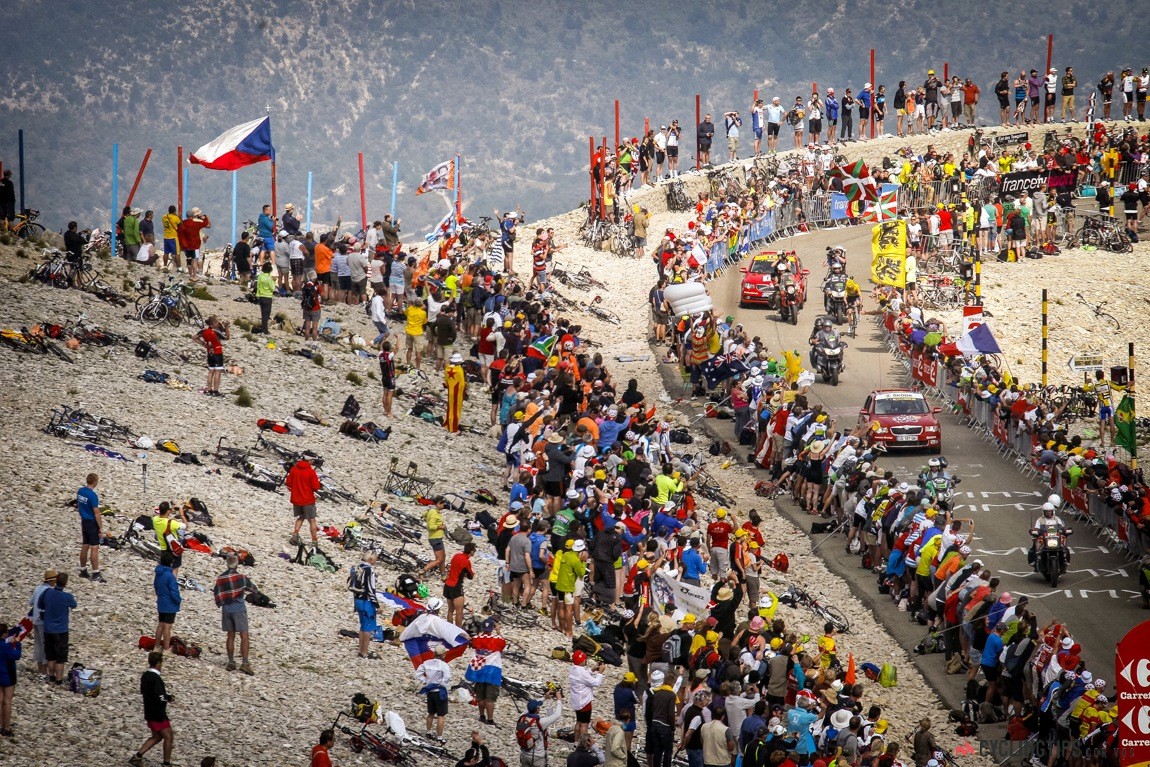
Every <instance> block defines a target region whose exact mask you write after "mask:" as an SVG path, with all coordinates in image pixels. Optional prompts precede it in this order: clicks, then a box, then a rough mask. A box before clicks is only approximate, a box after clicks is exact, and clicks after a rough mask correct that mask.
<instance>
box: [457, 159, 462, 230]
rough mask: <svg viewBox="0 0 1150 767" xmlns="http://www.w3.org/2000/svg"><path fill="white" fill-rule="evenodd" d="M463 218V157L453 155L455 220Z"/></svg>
mask: <svg viewBox="0 0 1150 767" xmlns="http://www.w3.org/2000/svg"><path fill="white" fill-rule="evenodd" d="M461 218H463V156H462V155H458V154H457V155H455V220H456V221H458V220H459V219H461Z"/></svg>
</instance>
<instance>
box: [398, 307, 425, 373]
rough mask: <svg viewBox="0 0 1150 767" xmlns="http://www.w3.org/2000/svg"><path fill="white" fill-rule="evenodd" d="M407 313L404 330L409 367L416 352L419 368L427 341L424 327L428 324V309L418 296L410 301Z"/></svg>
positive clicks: (417, 366)
mask: <svg viewBox="0 0 1150 767" xmlns="http://www.w3.org/2000/svg"><path fill="white" fill-rule="evenodd" d="M405 315H406V317H407V322H406V324H405V325H404V328H403V332H404V335H405V336H406V342H407V367H408V368H410V367H411V355H412V353H413V352H414V354H415V367H416V369H419V367H420V366H421V365H422V364H423V349H424V346H425V342H426V336H425V335H424V333H423V328H424V326H425V325H427V310H426V309H424V308H423V299H422V298H417V299H415V300H413V301H412V302H411V303H409V304H408V305H407V309H406V311H405Z"/></svg>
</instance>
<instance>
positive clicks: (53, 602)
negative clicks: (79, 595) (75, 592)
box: [39, 586, 76, 634]
mask: <svg viewBox="0 0 1150 767" xmlns="http://www.w3.org/2000/svg"><path fill="white" fill-rule="evenodd" d="M75 606H76V597H74V596H72V595H71V594H69V593H68V592H67V591H64V590H63V589H62V588H60V587H59V586H57V587H55V588H51V589H48V590H47V591H45V592H44V593H43V594H41V595H40V605H39V607H40V609H41V610H43V611H44V633H45V634H67V633H68V615H69V611H70V610H71V609H72V608H73V607H75Z"/></svg>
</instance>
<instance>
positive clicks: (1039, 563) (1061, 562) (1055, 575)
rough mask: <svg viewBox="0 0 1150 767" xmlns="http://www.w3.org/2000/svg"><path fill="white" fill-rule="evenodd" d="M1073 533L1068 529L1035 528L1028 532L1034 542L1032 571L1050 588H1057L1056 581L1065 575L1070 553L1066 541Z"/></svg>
mask: <svg viewBox="0 0 1150 767" xmlns="http://www.w3.org/2000/svg"><path fill="white" fill-rule="evenodd" d="M1073 534H1074V531H1073V530H1071V529H1070V528H1068V527H1035V528H1031V530H1030V537H1031V538H1032V539H1033V540H1034V571H1035V572H1036V573H1040V574H1041V575H1042V577H1043V578H1045V579H1046V580H1047V581H1048V582H1049V583H1050V587H1051V588H1057V587H1058V579H1059V578H1060V577H1061V576H1062V575H1064V574H1065V573H1066V565H1067V563H1069V562H1070V553H1069V552H1068V551H1067V549H1066V539H1067V538H1068V537H1069V536H1071V535H1073Z"/></svg>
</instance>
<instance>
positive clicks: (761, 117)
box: [751, 99, 766, 157]
mask: <svg viewBox="0 0 1150 767" xmlns="http://www.w3.org/2000/svg"><path fill="white" fill-rule="evenodd" d="M765 120H766V108H765V107H763V100H762V99H755V105H754V106H753V107H751V130H752V131H753V132H754V134H755V157H758V156H759V155H760V154H762V153H763V123H764V121H765Z"/></svg>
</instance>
